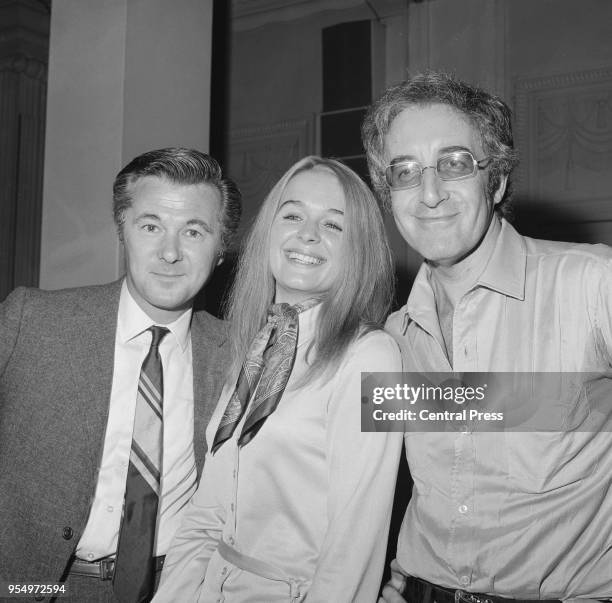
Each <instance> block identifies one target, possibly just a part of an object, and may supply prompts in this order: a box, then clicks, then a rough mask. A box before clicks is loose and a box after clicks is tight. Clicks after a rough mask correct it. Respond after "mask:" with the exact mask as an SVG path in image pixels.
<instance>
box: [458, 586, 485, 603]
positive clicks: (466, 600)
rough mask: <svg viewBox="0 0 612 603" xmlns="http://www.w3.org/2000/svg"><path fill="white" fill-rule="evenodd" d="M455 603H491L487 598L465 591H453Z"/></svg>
mask: <svg viewBox="0 0 612 603" xmlns="http://www.w3.org/2000/svg"><path fill="white" fill-rule="evenodd" d="M455 603H493V601H491V599H489V597H480V596H478V595H475V594H474V593H469V592H467V591H466V590H460V589H458V590H456V591H455Z"/></svg>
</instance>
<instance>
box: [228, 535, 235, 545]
mask: <svg viewBox="0 0 612 603" xmlns="http://www.w3.org/2000/svg"><path fill="white" fill-rule="evenodd" d="M227 541H228V542H229V543H230V544H232V545H233V544H234V537H233V536H230V537H229V538H228V539H227Z"/></svg>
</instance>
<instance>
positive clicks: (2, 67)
mask: <svg viewBox="0 0 612 603" xmlns="http://www.w3.org/2000/svg"><path fill="white" fill-rule="evenodd" d="M2 72H12V73H17V74H23V75H25V76H26V77H29V78H31V79H34V80H39V81H41V82H46V80H47V65H46V64H45V63H43V62H42V61H39V60H38V59H35V58H33V57H29V56H27V55H25V54H21V53H18V54H13V55H9V56H7V57H1V58H0V73H2Z"/></svg>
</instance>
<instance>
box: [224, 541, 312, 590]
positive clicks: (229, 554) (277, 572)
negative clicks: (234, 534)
mask: <svg viewBox="0 0 612 603" xmlns="http://www.w3.org/2000/svg"><path fill="white" fill-rule="evenodd" d="M217 552H218V553H219V555H220V556H221V558H222V559H224V560H225V561H227V562H228V563H231V564H232V565H235V566H236V567H238V568H240V569H241V570H244V571H247V572H250V573H251V574H255V575H256V576H261V577H262V578H266V579H267V580H274V581H276V582H284V583H285V584H286V585H287V586H288V587H289V597H290V599H291V601H300V600H301V598H300V597H302V595H303V594H305V593H301V592H300V591H301V588H300V586H301V583H300V581H299V580H295V579H294V578H291V577H289V576H288V575H287V574H286V573H285V572H284V571H283V570H282V569H280V568H278V567H276V566H275V565H272V564H271V563H267V562H266V561H261V560H260V559H256V558H255V557H249V556H248V555H245V554H244V553H241V552H239V551H237V550H236V549H235V548H233V547H231V546H230V545H229V544H227V543H226V542H225V541H224V540H220V541H219V545H218V547H217Z"/></svg>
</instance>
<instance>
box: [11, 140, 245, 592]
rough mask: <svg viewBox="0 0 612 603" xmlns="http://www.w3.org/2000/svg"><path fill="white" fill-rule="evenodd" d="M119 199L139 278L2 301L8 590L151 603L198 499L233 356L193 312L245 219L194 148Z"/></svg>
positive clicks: (170, 156)
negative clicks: (56, 587) (186, 512)
mask: <svg viewBox="0 0 612 603" xmlns="http://www.w3.org/2000/svg"><path fill="white" fill-rule="evenodd" d="M113 204H114V205H113V211H114V218H115V222H116V224H117V228H118V232H119V237H120V240H121V242H122V243H123V247H124V252H125V260H126V275H125V278H123V279H121V280H120V281H117V282H114V283H110V284H106V285H100V286H94V287H82V288H76V289H65V290H61V291H41V290H38V289H26V288H19V289H17V290H15V291H14V292H13V293H12V294H11V295H9V297H8V298H7V299H6V301H5V302H3V303H2V304H0V509H1V511H0V513H1V521H0V582H2V581H4V582H8V583H12V584H19V583H20V584H23V583H27V582H29V583H32V582H34V583H45V584H53V583H57V582H59V581H62V582H65V588H66V589H67V590H68V591H69V593H68V594H69V597H70V600H74V601H87V602H88V603H89V602H91V601H114V600H119V601H122V602H123V601H125V602H126V603H128V602H131V601H146V600H148V599H149V598H150V597H151V595H152V588H153V584H154V581H155V576H156V570H160V569H161V564H162V563H163V555H164V553H165V550H166V548H167V547H168V545H169V542H170V540H171V538H172V536H173V534H174V531H175V530H176V528H177V526H178V522H179V521H180V518H181V511H182V508H183V506H184V505H185V503H186V502H187V500H188V499H189V497H190V496H191V494H192V493H193V491H194V489H195V486H196V481H197V476H199V474H200V472H201V469H202V463H203V460H204V455H205V452H206V444H205V437H204V431H205V428H206V424H207V422H208V419H209V417H210V414H211V413H212V410H213V409H214V406H215V404H216V402H217V397H218V395H219V393H220V390H221V387H222V385H223V378H224V370H225V367H226V365H227V360H228V355H229V350H228V349H227V348H228V346H227V345H226V339H225V328H224V324H223V323H222V321H220V320H218V319H216V318H214V317H213V316H211V315H209V314H207V313H206V312H200V311H198V312H195V311H193V310H192V303H193V299H194V297H195V296H196V294H197V293H198V291H199V290H200V289H201V288H202V286H203V285H204V284H205V282H206V281H207V279H208V277H209V276H210V274H211V273H212V271H213V270H214V268H215V267H216V266H217V265H218V264H220V263H221V262H222V260H223V253H224V250H225V249H226V248H227V245H228V242H229V240H230V238H231V236H232V234H233V233H235V230H236V228H237V224H238V220H239V217H240V193H239V191H238V189H237V188H236V187H235V185H234V184H233V183H232V182H231V181H229V180H227V179H225V178H224V177H223V175H222V173H221V169H220V167H219V165H218V164H217V162H216V161H215V160H214V159H212V158H211V157H209V156H208V155H205V154H203V153H200V152H198V151H194V150H189V149H180V148H170V149H161V150H158V151H151V152H148V153H144V154H143V155H140V156H139V157H137V158H135V159H134V160H133V161H132V162H130V163H129V164H128V165H127V166H126V167H125V168H124V169H123V170H122V171H121V172H120V173H119V174H118V176H117V178H116V180H115V183H114V187H113ZM4 588H5V589H6V588H8V587H7V586H6V585H5V586H4ZM7 596H8V592H6V591H5V592H1V593H0V599H3V598H4V597H7ZM44 598H45V597H41V596H38V597H37V600H43V599H44Z"/></svg>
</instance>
